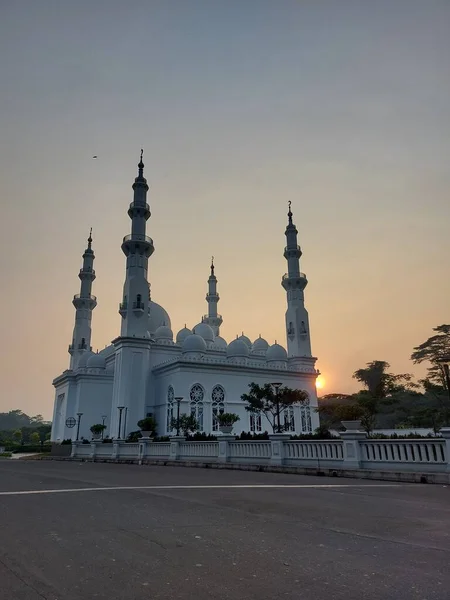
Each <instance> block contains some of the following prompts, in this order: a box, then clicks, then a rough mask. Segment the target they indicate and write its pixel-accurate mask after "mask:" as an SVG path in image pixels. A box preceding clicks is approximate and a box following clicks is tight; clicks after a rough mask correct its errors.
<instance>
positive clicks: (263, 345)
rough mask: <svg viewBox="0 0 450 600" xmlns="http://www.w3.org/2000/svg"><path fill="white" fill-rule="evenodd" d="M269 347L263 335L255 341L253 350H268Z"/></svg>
mask: <svg viewBox="0 0 450 600" xmlns="http://www.w3.org/2000/svg"><path fill="white" fill-rule="evenodd" d="M268 347H269V344H268V343H267V342H266V340H265V339H264V338H262V337H261V336H259V338H258V339H257V340H255V341H254V342H253V351H254V352H266V350H267V349H268Z"/></svg>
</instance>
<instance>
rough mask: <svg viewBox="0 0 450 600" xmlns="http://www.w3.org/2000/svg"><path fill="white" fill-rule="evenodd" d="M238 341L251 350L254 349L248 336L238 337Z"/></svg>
mask: <svg viewBox="0 0 450 600" xmlns="http://www.w3.org/2000/svg"><path fill="white" fill-rule="evenodd" d="M238 340H242V341H243V342H244V344H245V345H246V346H247V348H248V349H249V350H251V349H252V343H251V341H250V340H249V338H248V337H247V336H246V335H244V333H242V335H240V336H239V337H238Z"/></svg>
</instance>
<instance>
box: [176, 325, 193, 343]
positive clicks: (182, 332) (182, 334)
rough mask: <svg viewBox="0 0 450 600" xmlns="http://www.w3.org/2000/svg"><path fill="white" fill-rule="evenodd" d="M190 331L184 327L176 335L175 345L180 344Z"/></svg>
mask: <svg viewBox="0 0 450 600" xmlns="http://www.w3.org/2000/svg"><path fill="white" fill-rule="evenodd" d="M191 334H192V331H191V330H190V329H188V328H187V327H186V326H184V327H183V329H180V331H179V332H178V333H177V344H182V343H183V342H184V340H185V339H186V338H187V336H188V335H191Z"/></svg>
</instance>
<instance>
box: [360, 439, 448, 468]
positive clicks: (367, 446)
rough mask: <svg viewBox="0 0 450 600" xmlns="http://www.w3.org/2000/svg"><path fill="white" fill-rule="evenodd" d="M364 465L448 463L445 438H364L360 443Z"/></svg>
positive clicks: (430, 464)
mask: <svg viewBox="0 0 450 600" xmlns="http://www.w3.org/2000/svg"><path fill="white" fill-rule="evenodd" d="M360 448H361V461H362V463H363V465H365V466H367V467H370V466H372V467H373V466H378V467H379V466H382V464H381V463H384V466H385V467H386V466H391V465H392V464H393V463H395V464H397V465H398V464H399V463H400V464H401V465H408V466H414V465H421V467H423V466H432V467H436V466H440V465H446V464H447V460H448V457H447V456H446V448H445V440H442V439H433V440H425V439H423V440H422V439H418V440H413V439H411V440H409V439H408V440H364V441H362V442H361V443H360Z"/></svg>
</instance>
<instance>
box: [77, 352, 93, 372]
mask: <svg viewBox="0 0 450 600" xmlns="http://www.w3.org/2000/svg"><path fill="white" fill-rule="evenodd" d="M92 356H95V354H94V353H93V352H91V351H90V350H89V351H87V352H84V353H83V354H82V355H81V358H80V360H79V361H78V366H79V367H82V368H84V367H86V366H87V361H88V360H89V359H90V358H91V357H92Z"/></svg>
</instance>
